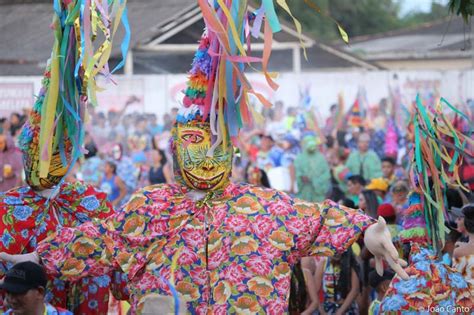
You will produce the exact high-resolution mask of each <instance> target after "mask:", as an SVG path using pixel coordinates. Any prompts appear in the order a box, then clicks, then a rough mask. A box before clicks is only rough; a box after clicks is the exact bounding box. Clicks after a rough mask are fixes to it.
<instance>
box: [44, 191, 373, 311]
mask: <svg viewBox="0 0 474 315" xmlns="http://www.w3.org/2000/svg"><path fill="white" fill-rule="evenodd" d="M188 192H189V191H188V189H187V188H186V187H185V186H182V185H166V184H165V185H156V186H149V187H146V188H144V189H143V190H141V191H139V192H137V193H136V194H135V195H134V196H132V199H131V200H130V202H129V203H128V204H127V205H126V206H125V207H124V208H122V209H121V210H120V211H118V212H116V213H115V214H114V215H113V216H111V217H109V218H108V219H107V220H105V221H103V222H102V223H101V224H97V223H93V222H88V223H86V224H83V225H81V226H79V227H78V228H64V229H61V230H60V231H58V233H57V235H52V236H51V237H50V238H49V239H47V240H45V241H43V242H42V243H41V244H40V245H39V246H38V253H39V255H40V257H41V260H42V262H43V264H44V265H45V266H46V268H47V269H48V272H49V273H54V274H57V275H59V276H60V278H61V279H64V280H65V279H77V278H79V277H81V276H83V275H97V274H104V273H107V272H109V271H110V270H111V269H120V270H121V271H123V272H124V273H125V274H126V275H127V276H128V279H129V289H130V291H131V303H132V307H133V311H134V312H138V313H140V306H141V305H140V300H141V299H142V298H143V297H145V296H146V295H147V294H150V293H153V294H160V295H168V296H169V295H171V294H172V293H171V289H170V287H169V285H168V283H171V285H174V288H175V289H176V291H178V292H179V293H180V294H181V296H182V298H184V299H185V300H186V301H187V303H186V304H187V305H186V308H187V310H188V311H189V312H190V313H192V314H207V313H209V312H210V313H212V314H227V313H248V314H284V313H286V312H287V307H288V295H289V288H290V274H291V267H292V265H293V264H294V263H295V262H296V261H298V260H299V259H300V258H301V257H304V256H311V255H332V254H334V253H342V252H344V251H345V250H346V249H347V248H348V247H349V246H350V245H351V244H352V243H353V242H354V241H355V240H356V239H357V238H358V237H359V236H360V234H361V233H362V232H363V231H364V230H365V229H366V228H367V227H368V226H369V225H370V224H372V223H373V222H374V220H373V219H371V218H370V217H368V216H366V215H364V214H363V213H362V212H359V211H356V210H352V209H348V208H345V207H342V206H339V205H337V204H335V203H333V202H331V201H326V202H324V203H321V204H314V203H308V202H304V201H302V200H298V199H292V198H290V197H289V196H288V195H286V194H285V193H281V192H278V191H275V190H272V189H264V188H257V187H254V186H251V185H235V184H229V185H228V186H227V187H226V188H225V189H224V190H223V191H221V192H213V193H209V194H208V196H206V198H204V199H203V200H201V201H199V202H196V201H194V200H193V199H192V198H190V197H188V195H187V193H188ZM175 255H176V256H175ZM174 257H175V258H176V259H177V264H176V270H174V272H172V265H173V264H172V260H173V258H174Z"/></svg>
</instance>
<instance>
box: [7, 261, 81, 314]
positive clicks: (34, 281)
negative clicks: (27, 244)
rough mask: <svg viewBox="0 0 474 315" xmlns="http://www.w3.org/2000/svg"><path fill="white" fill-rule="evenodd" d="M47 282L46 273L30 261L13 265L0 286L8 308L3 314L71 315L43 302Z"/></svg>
mask: <svg viewBox="0 0 474 315" xmlns="http://www.w3.org/2000/svg"><path fill="white" fill-rule="evenodd" d="M47 282H48V279H47V276H46V272H45V271H44V268H43V267H41V266H40V265H38V264H36V263H34V262H30V261H26V262H20V263H18V264H15V265H14V266H13V267H12V268H11V269H10V270H8V272H7V273H6V275H5V278H4V279H3V282H2V283H1V284H0V289H2V290H4V291H5V292H6V302H7V304H8V305H9V307H10V309H9V310H7V311H6V312H5V313H4V314H5V315H72V313H71V312H69V311H68V310H65V309H62V308H59V307H54V306H53V305H51V304H48V303H46V302H45V296H46V284H47Z"/></svg>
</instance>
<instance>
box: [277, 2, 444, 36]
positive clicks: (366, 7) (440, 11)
mask: <svg viewBox="0 0 474 315" xmlns="http://www.w3.org/2000/svg"><path fill="white" fill-rule="evenodd" d="M308 1H310V2H311V3H313V4H314V5H316V6H317V7H318V8H319V9H320V13H318V12H316V11H315V10H314V9H313V8H311V7H310V5H308ZM288 3H289V5H290V7H291V9H292V11H293V13H294V15H295V16H296V17H297V18H298V19H299V21H300V22H301V24H302V25H303V30H304V31H305V32H306V33H308V34H310V35H313V36H314V37H315V38H318V39H321V40H334V39H337V38H339V36H340V35H339V32H338V30H337V25H336V23H335V22H334V21H333V20H335V21H337V22H338V23H339V24H340V25H341V26H342V27H343V28H344V30H345V31H346V32H347V33H348V35H349V38H351V37H354V36H360V35H370V34H376V33H381V32H387V31H391V30H397V29H400V28H405V27H410V26H415V25H417V24H420V23H424V22H430V21H433V20H436V19H439V18H443V17H446V16H448V15H449V11H448V8H447V7H446V6H442V5H440V4H437V3H434V2H433V4H432V8H431V12H429V13H422V12H417V13H411V14H408V15H406V16H404V17H400V5H399V3H398V2H397V1H394V0H357V1H350V0H297V1H289V2H288ZM280 13H281V14H282V15H281V16H285V14H284V12H280ZM285 18H287V17H285ZM287 19H288V21H289V22H290V23H291V20H290V19H289V18H287ZM332 19H333V20H332Z"/></svg>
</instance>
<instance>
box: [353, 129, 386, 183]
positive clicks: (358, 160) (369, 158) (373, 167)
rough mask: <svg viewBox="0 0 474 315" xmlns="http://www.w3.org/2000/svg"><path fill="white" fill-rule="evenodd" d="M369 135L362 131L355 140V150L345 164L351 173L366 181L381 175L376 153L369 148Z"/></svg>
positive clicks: (380, 166)
mask: <svg viewBox="0 0 474 315" xmlns="http://www.w3.org/2000/svg"><path fill="white" fill-rule="evenodd" d="M369 143H370V137H369V135H368V134H366V133H363V134H361V135H360V136H359V139H358V141H357V150H355V151H353V152H352V153H351V154H350V155H349V158H348V159H347V162H346V166H347V167H348V168H349V170H350V171H351V173H352V174H353V175H360V176H362V177H363V178H364V179H365V180H366V181H369V180H371V179H373V178H379V177H382V163H381V162H380V159H379V157H378V156H377V154H376V153H375V152H374V151H372V150H369Z"/></svg>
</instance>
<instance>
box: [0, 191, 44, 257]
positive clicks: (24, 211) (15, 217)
mask: <svg viewBox="0 0 474 315" xmlns="http://www.w3.org/2000/svg"><path fill="white" fill-rule="evenodd" d="M44 203H45V199H44V198H42V197H41V196H39V195H37V194H36V193H35V192H34V191H33V189H31V188H30V187H29V186H22V187H16V188H14V189H10V190H8V191H6V192H4V193H2V194H0V250H1V251H6V252H8V253H15V254H16V253H21V252H22V251H23V250H24V248H25V247H26V246H27V245H28V241H29V239H30V236H31V233H32V231H34V228H35V226H36V223H35V221H36V218H37V217H38V216H39V215H40V214H41V213H43V210H44Z"/></svg>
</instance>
